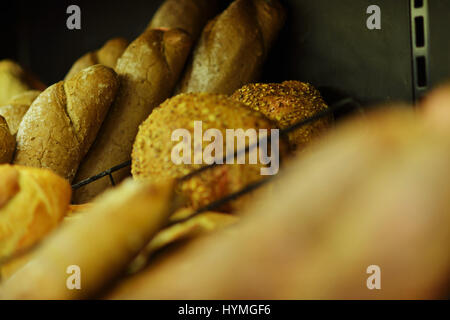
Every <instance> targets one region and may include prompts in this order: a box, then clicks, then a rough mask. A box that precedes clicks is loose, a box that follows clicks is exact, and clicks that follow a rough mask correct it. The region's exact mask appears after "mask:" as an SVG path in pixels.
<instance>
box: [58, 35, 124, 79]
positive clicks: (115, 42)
mask: <svg viewBox="0 0 450 320" xmlns="http://www.w3.org/2000/svg"><path fill="white" fill-rule="evenodd" d="M127 46H128V41H127V40H126V39H124V38H113V39H111V40H108V41H107V42H106V43H105V44H104V45H103V47H101V48H100V49H99V50H97V51H93V52H88V53H86V54H85V55H83V56H82V57H81V58H79V59H78V60H77V61H75V63H74V64H73V65H72V68H70V70H69V72H68V73H67V75H66V77H65V80H68V79H71V78H72V77H74V76H75V75H76V74H77V73H78V72H80V71H81V70H83V69H85V68H88V67H90V66H93V65H96V64H102V65H104V66H106V67H110V68H112V69H114V68H115V67H116V64H117V60H118V59H119V58H120V56H121V55H122V54H123V52H124V51H125V49H126V48H127Z"/></svg>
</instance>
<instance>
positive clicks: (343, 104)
mask: <svg viewBox="0 0 450 320" xmlns="http://www.w3.org/2000/svg"><path fill="white" fill-rule="evenodd" d="M349 106H352V107H354V106H359V104H358V102H357V101H355V100H354V99H353V98H350V97H345V98H342V99H340V100H338V101H337V102H335V103H333V104H332V105H331V106H330V107H329V108H327V109H325V110H322V111H320V112H317V113H316V114H314V115H313V116H311V117H308V118H305V119H303V120H301V121H299V122H298V123H295V124H294V125H292V126H289V127H287V128H285V129H281V130H279V133H280V136H285V135H287V134H289V133H291V132H292V131H295V130H297V129H299V128H301V127H303V126H305V125H308V124H310V123H313V122H315V121H318V120H319V119H322V118H324V117H327V116H330V115H333V114H335V113H336V112H338V111H342V110H343V109H346V108H347V109H348V108H349ZM269 137H270V135H269ZM262 138H266V137H260V139H258V141H256V142H255V143H253V144H251V145H248V146H246V147H245V148H242V149H239V150H236V151H235V152H234V154H227V155H226V156H224V157H223V161H222V162H221V163H213V164H210V165H205V166H202V167H201V168H199V169H197V170H194V171H192V172H191V173H189V174H187V175H185V176H183V177H181V178H179V181H180V182H181V181H187V180H189V179H191V178H192V177H195V176H197V175H198V174H200V173H202V172H205V171H207V170H209V169H212V168H214V167H216V166H221V165H223V164H226V163H227V160H231V159H234V158H236V157H238V156H239V155H242V154H246V153H248V152H250V151H252V150H253V149H254V148H257V147H258V144H260V140H261V139H262ZM129 166H131V160H129V161H125V162H123V163H121V164H118V165H117V166H114V167H112V168H110V169H108V170H105V171H103V172H100V173H98V174H96V175H94V176H92V177H90V178H87V179H85V180H83V181H80V182H78V183H76V184H74V185H72V189H74V190H76V189H79V188H82V187H84V186H86V185H88V184H90V183H92V182H94V181H97V180H99V179H102V178H104V177H106V176H108V177H109V179H110V182H111V185H113V186H114V185H115V181H114V178H113V176H112V174H113V173H114V172H116V171H118V170H121V169H123V168H126V167H129ZM272 179H273V176H270V177H269V178H264V179H261V180H259V181H257V182H254V183H251V184H249V185H247V186H245V187H244V188H242V189H241V190H239V191H237V192H234V193H230V194H228V195H226V196H225V197H223V198H220V199H218V200H216V201H213V202H211V203H210V204H208V205H206V206H204V207H201V208H199V209H197V210H196V211H195V212H194V213H192V214H191V215H189V217H187V218H186V219H181V220H177V221H176V223H179V222H183V221H184V220H187V219H189V218H192V216H195V215H198V214H200V213H202V212H206V211H212V210H214V209H218V208H220V207H222V206H223V205H224V204H226V203H228V202H230V201H233V200H236V199H238V198H239V197H241V196H243V195H245V194H247V193H249V192H252V191H254V190H256V189H258V188H259V187H261V186H263V185H265V184H266V183H267V182H269V181H270V180H272Z"/></svg>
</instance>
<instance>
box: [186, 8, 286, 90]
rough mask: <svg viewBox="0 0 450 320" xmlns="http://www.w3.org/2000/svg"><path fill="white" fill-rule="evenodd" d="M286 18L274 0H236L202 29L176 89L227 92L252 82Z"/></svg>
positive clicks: (255, 78)
mask: <svg viewBox="0 0 450 320" xmlns="http://www.w3.org/2000/svg"><path fill="white" fill-rule="evenodd" d="M284 20H285V13H284V9H283V7H282V6H281V5H280V3H279V2H278V1H277V0H236V1H235V2H233V3H232V4H231V5H230V6H229V7H228V9H226V10H225V11H224V12H223V13H222V14H221V15H219V16H218V17H216V18H215V19H214V20H213V21H211V22H209V23H208V25H207V26H206V27H205V29H204V30H203V33H202V35H201V37H200V40H199V43H198V45H197V47H196V49H195V51H194V54H193V57H192V59H191V61H190V63H189V65H188V68H187V70H186V73H185V74H184V76H183V79H182V81H181V84H180V89H179V90H178V92H179V93H187V92H209V93H222V94H227V95H230V94H232V93H233V92H234V91H235V90H237V89H239V88H240V87H242V86H243V85H244V84H247V83H250V82H255V81H256V80H257V77H258V75H259V73H260V71H261V67H262V64H263V62H264V60H265V58H266V56H267V54H268V51H269V49H270V47H271V46H272V43H273V42H274V40H275V38H276V36H277V34H278V32H279V31H280V29H281V28H282V26H283V24H284Z"/></svg>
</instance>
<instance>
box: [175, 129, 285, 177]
mask: <svg viewBox="0 0 450 320" xmlns="http://www.w3.org/2000/svg"><path fill="white" fill-rule="evenodd" d="M279 137H280V132H279V130H278V129H271V130H270V134H269V130H268V129H259V130H256V129H247V130H244V129H226V130H225V143H224V136H223V134H222V131H221V130H219V129H214V128H211V129H208V130H206V131H205V132H203V123H202V121H194V137H193V139H192V135H191V132H190V131H189V130H187V129H182V128H180V129H176V130H174V131H173V132H172V136H171V139H172V141H175V142H177V141H178V143H177V144H176V145H175V146H174V147H173V148H172V152H171V160H172V162H173V163H174V164H176V165H180V164H207V165H210V164H224V160H225V163H226V164H234V163H236V164H246V160H247V159H248V164H258V163H259V164H262V165H264V166H265V167H262V168H261V169H260V173H261V175H275V174H277V173H278V170H279V167H280V152H279V145H280V143H279V140H280V139H279ZM269 139H270V141H269ZM203 142H210V143H209V144H208V145H207V146H206V147H205V148H203ZM224 145H225V153H224V150H223V149H224ZM269 145H270V153H269V150H268V149H269ZM246 146H255V147H253V148H252V147H250V148H249V150H248V152H245V148H246ZM256 146H257V147H256ZM192 151H193V152H192Z"/></svg>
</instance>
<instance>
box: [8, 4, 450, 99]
mask: <svg viewBox="0 0 450 320" xmlns="http://www.w3.org/2000/svg"><path fill="white" fill-rule="evenodd" d="M281 2H282V3H283V4H284V5H285V6H286V7H287V9H288V22H287V24H286V26H285V28H284V29H283V31H282V33H281V35H280V38H279V40H278V41H277V43H276V46H275V47H274V48H273V50H272V52H271V54H270V57H269V59H268V61H267V63H266V67H265V71H264V74H263V79H262V80H263V81H283V80H288V79H289V80H290V79H296V80H302V81H308V82H311V83H312V84H314V85H316V86H332V87H334V88H337V89H340V90H343V91H345V92H347V93H349V94H350V95H352V96H353V97H355V98H357V99H359V100H360V101H361V102H362V103H363V104H372V103H377V102H386V101H392V100H403V101H412V99H413V80H412V62H411V36H410V16H409V3H410V0H339V1H335V0H281ZM161 3H162V0H151V1H149V0H128V1H119V0H95V1H93V0H91V1H87V0H82V1H75V0H73V1H66V0H53V1H50V0H47V1H45V0H44V1H33V2H31V1H24V0H18V1H11V2H10V3H5V1H2V4H0V9H1V11H0V23H1V26H0V27H1V28H0V39H1V42H0V43H1V50H0V59H3V58H12V59H15V60H18V61H19V62H20V63H21V64H23V65H24V66H26V67H28V68H29V69H30V70H32V71H33V72H34V73H35V74H37V75H38V76H39V77H40V78H41V79H42V80H43V81H44V82H45V83H47V84H52V83H55V82H57V81H59V80H61V79H62V78H63V77H64V75H65V74H66V72H67V71H68V70H69V69H70V66H71V65H72V63H73V62H74V61H75V60H76V59H77V58H79V57H80V56H81V55H83V54H84V53H86V52H87V51H92V50H94V49H97V48H99V47H101V46H102V45H103V43H104V42H105V41H106V40H108V39H109V38H112V37H116V36H123V37H125V38H127V39H128V40H130V41H131V40H133V39H134V38H136V37H137V36H138V35H139V34H140V33H141V32H142V31H143V30H144V29H145V27H146V25H147V24H148V22H149V21H150V19H151V17H152V15H153V13H154V12H155V10H156V9H157V7H158V6H159V5H160V4H161ZM228 3H229V1H227V0H224V4H223V5H224V6H226V5H227V4H228ZM71 4H77V5H79V6H80V7H81V21H82V29H81V30H68V29H67V28H66V19H67V18H68V16H69V15H68V14H66V9H67V7H68V6H69V5H71ZM371 4H377V5H379V6H380V7H381V19H382V29H381V30H368V29H367V28H366V19H367V17H368V15H367V14H366V9H367V7H368V6H369V5H371ZM429 8H430V32H431V39H430V53H431V59H430V62H431V68H430V79H429V80H430V81H429V84H430V87H433V86H436V85H437V84H439V83H441V82H442V81H444V80H445V79H450V44H449V40H448V37H449V36H448V35H449V32H450V22H449V20H450V19H449V18H450V17H449V16H450V1H449V0H429Z"/></svg>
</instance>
